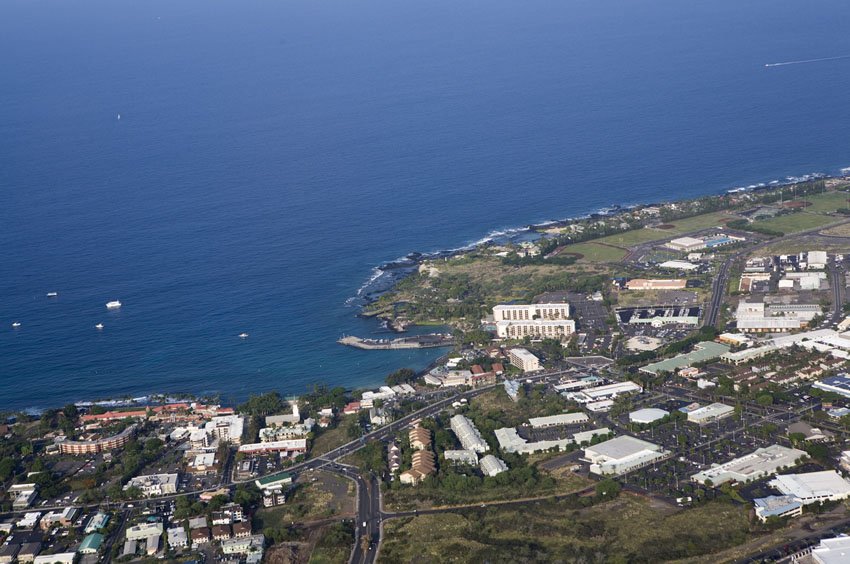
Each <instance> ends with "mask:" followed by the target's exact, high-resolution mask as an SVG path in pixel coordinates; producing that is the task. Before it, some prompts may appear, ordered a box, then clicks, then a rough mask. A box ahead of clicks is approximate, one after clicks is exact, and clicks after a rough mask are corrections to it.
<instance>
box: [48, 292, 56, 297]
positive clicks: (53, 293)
mask: <svg viewBox="0 0 850 564" xmlns="http://www.w3.org/2000/svg"><path fill="white" fill-rule="evenodd" d="M58 295H59V292H47V297H48V298H55V297H56V296H58Z"/></svg>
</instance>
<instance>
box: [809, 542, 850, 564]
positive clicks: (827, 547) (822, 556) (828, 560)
mask: <svg viewBox="0 0 850 564" xmlns="http://www.w3.org/2000/svg"><path fill="white" fill-rule="evenodd" d="M848 554H850V537H845V536H841V537H835V538H831V539H823V540H822V541H820V544H819V545H818V546H816V547H815V548H813V549H812V562H814V563H815V564H847V555H848Z"/></svg>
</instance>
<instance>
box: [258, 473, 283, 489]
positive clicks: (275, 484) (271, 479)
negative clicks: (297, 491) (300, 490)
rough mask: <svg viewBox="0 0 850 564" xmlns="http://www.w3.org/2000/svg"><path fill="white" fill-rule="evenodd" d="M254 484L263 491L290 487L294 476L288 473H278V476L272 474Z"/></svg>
mask: <svg viewBox="0 0 850 564" xmlns="http://www.w3.org/2000/svg"><path fill="white" fill-rule="evenodd" d="M254 483H255V484H256V485H257V487H258V488H260V489H261V490H267V489H270V488H280V487H283V486H289V485H291V484H292V474H289V473H288V472H278V473H277V474H271V475H270V476H266V477H264V478H260V479H259V480H256V481H255V482H254Z"/></svg>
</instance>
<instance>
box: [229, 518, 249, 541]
mask: <svg viewBox="0 0 850 564" xmlns="http://www.w3.org/2000/svg"><path fill="white" fill-rule="evenodd" d="M252 532H253V531H252V530H251V523H250V522H249V521H240V522H238V523H234V525H233V537H234V538H237V539H244V538H248V537H250V536H251V533H252Z"/></svg>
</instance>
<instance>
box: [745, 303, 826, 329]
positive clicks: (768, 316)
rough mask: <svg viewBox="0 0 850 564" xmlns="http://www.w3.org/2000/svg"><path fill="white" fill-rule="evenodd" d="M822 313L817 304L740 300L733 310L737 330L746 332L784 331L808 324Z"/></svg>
mask: <svg viewBox="0 0 850 564" xmlns="http://www.w3.org/2000/svg"><path fill="white" fill-rule="evenodd" d="M821 313H822V309H821V306H820V305H819V304H765V303H764V302H748V301H746V300H741V301H740V302H739V303H738V307H737V309H736V310H735V321H736V324H737V327H738V329H739V330H741V331H744V332H746V333H785V332H788V331H796V330H798V329H802V328H804V327H806V326H807V325H808V323H809V322H810V321H811V320H812V319H813V318H814V317H815V316H817V315H820V314H821Z"/></svg>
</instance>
